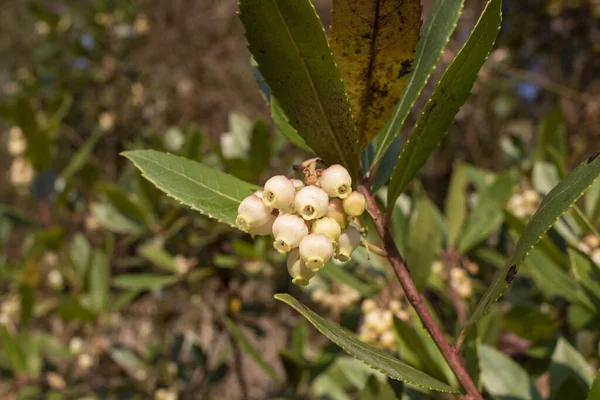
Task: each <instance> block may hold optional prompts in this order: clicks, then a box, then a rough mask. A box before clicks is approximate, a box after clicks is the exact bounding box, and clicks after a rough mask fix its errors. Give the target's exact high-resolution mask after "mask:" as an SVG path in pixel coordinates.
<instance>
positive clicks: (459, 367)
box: [359, 183, 483, 400]
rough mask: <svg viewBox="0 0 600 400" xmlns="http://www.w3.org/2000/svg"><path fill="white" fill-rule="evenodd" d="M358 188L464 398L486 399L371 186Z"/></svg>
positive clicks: (404, 287)
mask: <svg viewBox="0 0 600 400" xmlns="http://www.w3.org/2000/svg"><path fill="white" fill-rule="evenodd" d="M359 190H360V191H361V192H362V193H363V194H364V195H365V197H366V199H367V211H368V212H369V214H370V215H371V218H373V222H374V224H375V226H376V228H377V232H378V233H379V236H380V237H381V239H382V241H383V248H384V249H385V250H386V251H387V253H388V259H389V261H390V263H391V265H392V268H393V269H394V272H395V274H396V277H397V278H398V280H399V281H400V285H401V286H402V289H404V293H405V294H406V298H407V299H408V301H409V302H410V304H411V305H412V307H413V308H414V309H415V311H416V313H417V315H418V316H419V319H420V320H421V323H422V324H423V326H424V327H425V329H427V332H429V334H430V335H431V337H432V338H433V340H434V342H435V344H436V345H437V347H438V349H439V350H440V352H441V353H442V355H443V356H444V358H445V359H446V361H447V362H448V365H449V366H450V368H451V369H452V371H453V372H454V375H456V378H457V379H458V381H459V382H460V384H461V385H462V386H463V388H464V389H465V391H466V392H467V394H466V395H465V396H464V398H465V399H466V400H483V397H482V396H481V394H480V393H479V391H478V390H477V386H475V383H473V380H472V379H471V377H470V376H469V373H468V372H467V370H466V369H465V366H464V365H463V362H462V360H461V358H460V356H459V355H458V353H457V352H455V351H454V349H453V348H452V347H451V346H450V344H449V343H448V341H447V340H446V338H445V337H444V332H442V330H441V329H440V327H439V326H438V325H437V324H436V323H435V321H434V319H433V317H432V316H431V314H430V313H429V310H428V309H427V306H426V305H425V303H424V302H423V299H422V298H421V295H420V294H419V291H418V290H417V287H416V286H415V283H414V282H413V280H412V278H411V276H410V272H409V271H408V267H407V265H406V262H405V261H404V259H403V258H402V256H401V255H400V253H399V252H398V248H397V247H396V244H395V243H394V239H393V238H392V236H391V234H390V231H389V229H387V228H388V226H387V225H385V223H384V220H383V218H382V215H381V212H380V211H379V208H378V207H377V203H376V201H375V197H374V196H373V193H371V191H370V190H369V188H368V186H366V185H365V184H364V183H361V184H359Z"/></svg>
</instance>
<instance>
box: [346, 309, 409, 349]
mask: <svg viewBox="0 0 600 400" xmlns="http://www.w3.org/2000/svg"><path fill="white" fill-rule="evenodd" d="M361 309H362V312H363V314H364V315H363V321H362V324H361V326H360V329H359V331H358V337H359V339H360V340H362V341H363V342H365V343H368V344H371V345H373V346H375V347H379V348H381V349H384V350H389V351H396V350H397V349H398V341H397V340H396V334H395V332H394V316H396V317H397V318H399V319H401V320H402V321H408V320H409V318H410V314H409V313H408V311H407V309H406V307H405V306H404V305H403V304H402V303H401V302H400V301H398V300H392V301H390V303H389V305H388V307H387V308H381V307H379V306H378V305H377V303H376V302H375V300H373V299H367V300H365V301H363V303H362V306H361Z"/></svg>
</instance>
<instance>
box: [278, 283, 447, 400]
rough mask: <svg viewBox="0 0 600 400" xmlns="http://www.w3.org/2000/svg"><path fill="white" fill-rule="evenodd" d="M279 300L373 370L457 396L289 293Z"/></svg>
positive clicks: (440, 383)
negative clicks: (318, 313) (358, 337)
mask: <svg viewBox="0 0 600 400" xmlns="http://www.w3.org/2000/svg"><path fill="white" fill-rule="evenodd" d="M275 298H276V299H277V300H280V301H283V302H284V303H286V304H288V305H290V306H291V307H292V308H294V309H295V310H296V311H298V312H299V313H300V314H302V315H303V316H304V317H305V318H306V319H307V320H308V321H309V322H310V323H311V324H313V325H314V326H315V328H317V329H318V330H319V331H320V332H321V333H322V334H324V335H325V336H327V337H328V338H329V340H331V341H332V342H334V343H335V344H337V345H338V346H340V347H341V348H342V349H344V350H345V351H346V352H348V353H349V354H350V355H352V356H354V357H355V358H357V359H359V360H360V361H362V362H363V363H365V364H367V365H368V366H369V367H371V368H373V369H376V370H378V371H380V372H382V373H384V374H386V375H387V376H389V377H390V378H393V379H396V380H400V381H402V382H406V383H410V384H413V385H416V386H420V387H423V388H427V389H432V390H437V391H441V392H451V393H455V391H454V389H452V388H451V387H450V386H448V385H446V384H445V383H442V382H440V381H438V380H437V379H435V378H432V377H431V376H429V375H427V374H425V373H423V372H421V371H419V370H416V369H414V368H412V367H411V366H409V365H407V364H405V363H403V362H402V361H400V360H398V359H396V358H394V357H392V356H390V355H389V354H388V353H385V352H383V351H381V350H379V349H377V348H375V347H373V346H371V345H368V344H366V343H363V342H361V341H360V340H358V339H357V338H356V336H354V335H353V334H352V333H351V332H349V331H347V330H345V329H343V328H341V327H340V326H339V325H337V324H335V323H333V322H331V321H329V320H326V319H323V318H321V317H320V316H319V315H317V314H316V313H314V312H313V311H311V310H310V309H309V308H308V307H306V306H305V305H303V304H302V303H300V302H299V301H298V300H296V299H294V298H293V297H292V296H290V295H288V294H276V295H275Z"/></svg>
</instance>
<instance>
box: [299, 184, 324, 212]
mask: <svg viewBox="0 0 600 400" xmlns="http://www.w3.org/2000/svg"><path fill="white" fill-rule="evenodd" d="M328 204H329V197H327V193H325V192H324V191H323V190H322V189H319V188H318V187H316V186H306V187H303V188H302V189H300V191H298V193H296V199H295V200H294V207H295V209H296V212H297V213H298V214H300V216H301V217H302V218H304V219H305V220H311V219H317V218H321V217H323V216H324V215H325V214H327V207H328Z"/></svg>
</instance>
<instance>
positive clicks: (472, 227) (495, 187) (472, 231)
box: [458, 171, 513, 254]
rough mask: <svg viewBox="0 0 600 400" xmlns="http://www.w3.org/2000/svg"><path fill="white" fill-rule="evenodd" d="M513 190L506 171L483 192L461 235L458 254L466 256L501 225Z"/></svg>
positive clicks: (510, 175)
mask: <svg viewBox="0 0 600 400" xmlns="http://www.w3.org/2000/svg"><path fill="white" fill-rule="evenodd" d="M512 188H513V178H512V173H511V172H510V171H507V172H505V173H503V174H501V175H500V176H498V177H497V178H496V180H495V181H494V183H492V184H491V185H490V186H488V187H487V188H486V189H485V190H483V191H482V192H481V194H480V197H479V202H478V203H477V205H476V206H475V207H474V208H473V210H472V211H471V213H470V214H469V217H468V218H467V221H466V223H465V226H464V228H463V232H462V234H461V238H460V241H459V243H458V252H459V253H460V254H467V252H469V251H470V250H471V249H472V248H473V247H475V246H477V245H478V244H479V243H480V242H481V241H483V240H485V239H486V238H487V237H488V236H489V235H490V234H491V233H493V232H494V231H496V230H497V229H498V228H500V225H502V220H503V219H504V218H503V216H504V211H503V210H504V205H505V204H506V203H507V202H508V200H509V199H510V196H511V194H512Z"/></svg>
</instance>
